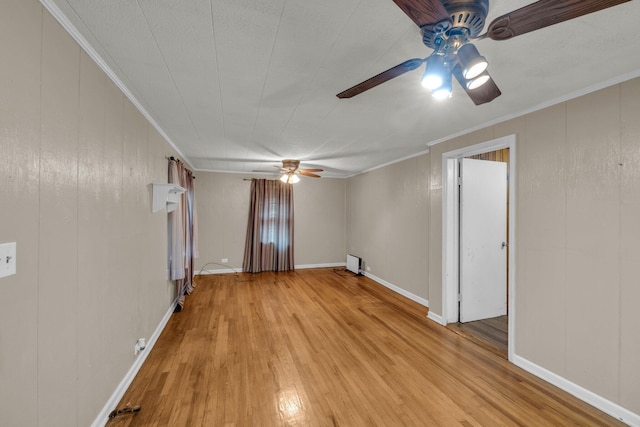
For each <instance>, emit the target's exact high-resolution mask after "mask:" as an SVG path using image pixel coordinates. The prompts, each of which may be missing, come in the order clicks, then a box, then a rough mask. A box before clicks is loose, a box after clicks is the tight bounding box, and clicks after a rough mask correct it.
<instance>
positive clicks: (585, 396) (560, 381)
mask: <svg viewBox="0 0 640 427" xmlns="http://www.w3.org/2000/svg"><path fill="white" fill-rule="evenodd" d="M512 362H513V364H514V365H516V366H519V367H520V368H522V369H524V370H525V371H527V372H529V373H532V374H533V375H535V376H537V377H540V378H542V379H543V380H545V381H547V382H548V383H551V384H553V385H554V386H556V387H558V388H560V389H562V390H564V391H566V392H567V393H569V394H572V395H573V396H575V397H577V398H578V399H580V400H582V401H584V402H586V403H588V404H589V405H591V406H593V407H595V408H598V409H600V410H601V411H602V412H605V413H607V414H609V415H611V416H612V417H614V418H616V419H618V420H620V421H622V422H623V423H625V424H628V425H630V426H635V427H640V415H638V414H635V413H633V412H631V411H629V410H628V409H625V408H623V407H622V406H620V405H618V404H617V403H613V402H611V401H610V400H608V399H605V398H604V397H602V396H599V395H597V394H595V393H594V392H592V391H589V390H587V389H586V388H584V387H581V386H579V385H578V384H575V383H573V382H571V381H569V380H568V379H566V378H564V377H561V376H560V375H558V374H555V373H553V372H551V371H549V370H548V369H545V368H543V367H542V366H538V365H536V364H535V363H533V362H530V361H529V360H527V359H525V358H524V357H521V356H518V355H514V357H513V360H512Z"/></svg>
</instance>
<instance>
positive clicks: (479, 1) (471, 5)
mask: <svg viewBox="0 0 640 427" xmlns="http://www.w3.org/2000/svg"><path fill="white" fill-rule="evenodd" d="M442 5H443V6H444V8H445V9H446V10H447V12H449V16H450V20H448V21H441V22H435V23H433V24H427V25H425V26H423V27H422V28H421V29H422V42H423V43H424V44H425V45H426V46H428V47H430V48H431V49H435V48H436V38H437V36H443V35H444V36H445V37H447V36H448V33H449V32H450V31H451V30H452V29H454V28H455V29H456V30H457V31H460V30H463V31H465V32H466V33H467V35H468V36H469V37H471V38H475V37H477V36H478V35H479V34H480V32H481V31H482V29H483V28H484V24H485V20H486V18H487V14H488V13H489V0H476V1H469V0H443V1H442Z"/></svg>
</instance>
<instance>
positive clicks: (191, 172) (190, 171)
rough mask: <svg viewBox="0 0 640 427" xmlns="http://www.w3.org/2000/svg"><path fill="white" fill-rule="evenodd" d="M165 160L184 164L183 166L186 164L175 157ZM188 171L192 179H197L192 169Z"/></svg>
mask: <svg viewBox="0 0 640 427" xmlns="http://www.w3.org/2000/svg"><path fill="white" fill-rule="evenodd" d="M164 158H165V159H167V160H173V161H174V162H180V163H182V164H183V165H184V164H185V163H184V162H183V161H182V160H180V159H176V158H175V157H173V156H169V157H167V156H164ZM185 169H186V168H185ZM187 170H188V171H189V173H190V174H191V177H192V178H193V179H196V176H195V175H194V174H193V171H192V170H190V169H187Z"/></svg>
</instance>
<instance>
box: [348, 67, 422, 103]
mask: <svg viewBox="0 0 640 427" xmlns="http://www.w3.org/2000/svg"><path fill="white" fill-rule="evenodd" d="M423 62H424V59H420V58H413V59H409V60H407V61H404V62H403V63H402V64H398V65H396V66H395V67H392V68H389V69H388V70H387V71H383V72H381V73H380V74H378V75H376V76H373V77H371V78H370V79H367V80H365V81H363V82H362V83H358V84H357V85H355V86H353V87H350V88H349V89H347V90H345V91H342V92H340V93H339V94H337V95H336V96H337V97H338V98H340V99H343V98H351V97H352V96H356V95H359V94H361V93H362V92H364V91H366V90H369V89H371V88H374V87H376V86H378V85H379V84H382V83H384V82H386V81H389V80H391V79H393V78H396V77H398V76H401V75H403V74H404V73H406V72H408V71H412V70H415V69H416V68H418V67H419V66H420V65H421V64H422V63H423Z"/></svg>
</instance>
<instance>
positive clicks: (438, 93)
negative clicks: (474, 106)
mask: <svg viewBox="0 0 640 427" xmlns="http://www.w3.org/2000/svg"><path fill="white" fill-rule="evenodd" d="M452 90H453V87H452V85H451V72H450V71H448V70H447V72H446V73H445V74H444V75H443V76H442V84H441V85H440V87H438V88H436V89H434V90H433V91H432V92H431V96H433V97H434V98H436V99H448V98H451V92H452Z"/></svg>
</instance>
